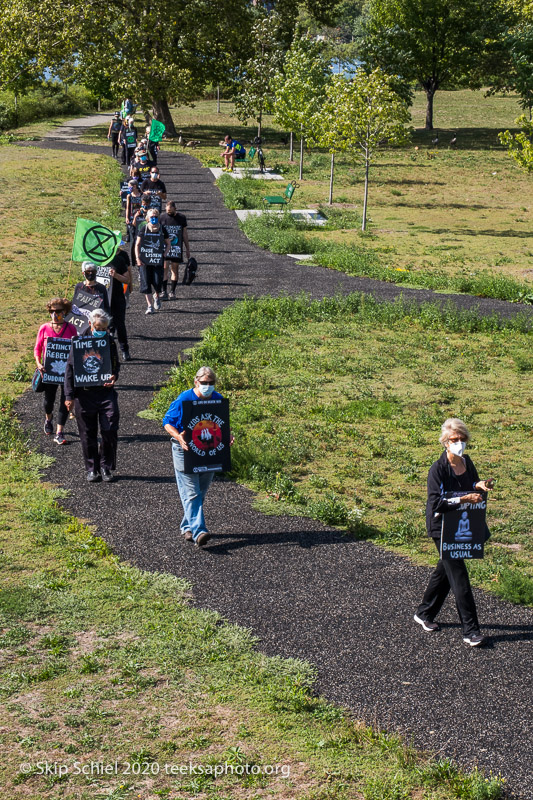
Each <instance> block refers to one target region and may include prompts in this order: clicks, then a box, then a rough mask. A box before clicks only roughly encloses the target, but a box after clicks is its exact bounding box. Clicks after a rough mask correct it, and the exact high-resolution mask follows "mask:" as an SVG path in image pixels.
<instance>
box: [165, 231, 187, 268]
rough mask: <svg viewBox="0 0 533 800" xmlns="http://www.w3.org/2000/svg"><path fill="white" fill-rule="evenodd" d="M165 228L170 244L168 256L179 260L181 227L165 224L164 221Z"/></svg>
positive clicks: (180, 258)
mask: <svg viewBox="0 0 533 800" xmlns="http://www.w3.org/2000/svg"><path fill="white" fill-rule="evenodd" d="M165 228H166V229H167V232H168V238H169V239H170V244H171V247H170V253H169V255H168V257H169V258H177V259H179V260H180V261H181V260H182V253H183V227H182V226H181V225H167V224H166V223H165Z"/></svg>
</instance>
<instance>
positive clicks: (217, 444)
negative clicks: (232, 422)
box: [182, 398, 231, 473]
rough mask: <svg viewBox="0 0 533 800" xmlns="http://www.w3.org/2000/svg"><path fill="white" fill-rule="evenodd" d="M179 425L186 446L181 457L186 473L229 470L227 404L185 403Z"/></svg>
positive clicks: (207, 401) (197, 401)
mask: <svg viewBox="0 0 533 800" xmlns="http://www.w3.org/2000/svg"><path fill="white" fill-rule="evenodd" d="M182 424H183V427H184V431H185V439H186V441H187V444H188V446H189V449H188V450H184V453H183V455H184V459H185V463H184V467H185V469H184V471H185V472H187V473H199V472H226V471H227V470H229V469H231V455H230V445H229V443H230V426H229V401H228V400H226V399H225V398H220V399H217V400H185V401H184V403H183V418H182Z"/></svg>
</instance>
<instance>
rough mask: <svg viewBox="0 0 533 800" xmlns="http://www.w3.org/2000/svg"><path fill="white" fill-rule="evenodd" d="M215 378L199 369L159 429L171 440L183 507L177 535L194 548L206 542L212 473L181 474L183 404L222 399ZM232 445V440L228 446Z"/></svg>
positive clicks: (182, 471)
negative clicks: (206, 513) (191, 401)
mask: <svg viewBox="0 0 533 800" xmlns="http://www.w3.org/2000/svg"><path fill="white" fill-rule="evenodd" d="M216 380H217V376H216V375H215V373H214V371H213V370H212V369H211V367H200V369H199V370H198V372H197V373H196V375H195V378H194V386H193V388H192V389H187V390H186V391H185V392H182V393H181V394H180V395H178V397H177V398H176V400H174V402H173V403H172V404H171V406H170V408H169V409H168V411H167V413H166V414H165V416H164V417H163V428H164V429H165V430H166V432H167V433H168V434H170V437H171V440H172V460H173V463H174V472H175V475H176V483H177V485H178V492H179V496H180V500H181V504H182V506H183V519H182V520H181V525H180V531H181V533H182V535H183V536H184V537H185V539H186V541H193V542H194V543H195V544H196V545H198V547H201V546H202V545H204V544H206V543H207V542H208V540H209V532H208V530H207V526H206V523H205V517H204V500H205V496H206V494H207V490H208V489H209V487H210V486H211V482H212V480H213V477H214V472H209V471H206V472H196V473H191V474H189V473H186V472H184V455H183V453H184V450H188V449H189V448H188V445H187V441H186V438H185V429H184V427H183V424H182V420H183V403H184V402H185V401H186V400H208V399H210V398H212V399H218V400H221V399H222V395H221V394H219V393H218V392H216V391H215V384H216ZM231 444H233V437H231V439H230V445H231Z"/></svg>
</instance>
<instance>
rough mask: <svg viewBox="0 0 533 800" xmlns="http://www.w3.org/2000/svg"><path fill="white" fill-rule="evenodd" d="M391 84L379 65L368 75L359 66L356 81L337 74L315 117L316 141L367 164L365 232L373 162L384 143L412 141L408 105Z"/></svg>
mask: <svg viewBox="0 0 533 800" xmlns="http://www.w3.org/2000/svg"><path fill="white" fill-rule="evenodd" d="M392 86H393V78H392V77H391V76H390V75H387V74H386V73H384V72H383V71H382V70H381V69H379V67H378V68H376V69H374V70H373V71H372V72H371V73H369V74H367V73H366V72H365V71H364V70H363V69H359V70H357V73H356V75H355V77H354V78H353V80H348V79H347V78H345V77H344V76H341V75H334V76H333V77H332V78H331V80H330V81H329V82H328V84H327V87H326V101H325V103H324V105H323V107H322V109H321V110H320V112H319V113H318V114H317V115H316V117H315V123H316V126H317V134H318V137H317V142H318V143H319V144H321V146H322V147H325V148H326V149H328V150H329V151H330V152H331V153H334V152H339V151H344V152H347V153H351V154H352V155H353V156H354V158H355V159H356V161H358V162H359V163H361V164H362V165H363V166H364V170H365V188H364V199H363V221H362V230H363V231H365V230H366V222H367V205H368V184H369V173H370V166H371V164H372V163H373V162H374V161H375V159H376V156H377V154H378V152H379V150H380V148H381V147H382V146H383V144H384V143H385V142H386V143H387V144H388V145H401V144H405V143H406V142H407V141H408V140H409V129H408V128H407V127H406V126H407V125H408V123H409V121H410V119H411V115H410V113H409V108H408V105H407V103H406V101H405V100H404V99H403V98H401V97H399V95H398V94H396V92H395V91H394V89H393V88H392Z"/></svg>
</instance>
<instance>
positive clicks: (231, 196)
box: [217, 175, 264, 209]
mask: <svg viewBox="0 0 533 800" xmlns="http://www.w3.org/2000/svg"><path fill="white" fill-rule="evenodd" d="M217 186H218V188H219V189H220V191H221V192H222V194H223V196H224V203H225V204H226V206H227V207H228V208H232V209H236V208H257V207H258V206H260V205H261V198H262V197H263V194H264V190H263V189H261V187H260V185H259V183H258V181H256V180H255V179H254V178H242V180H235V179H234V178H232V177H231V176H230V175H222V176H221V177H220V178H219V179H218V181H217Z"/></svg>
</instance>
